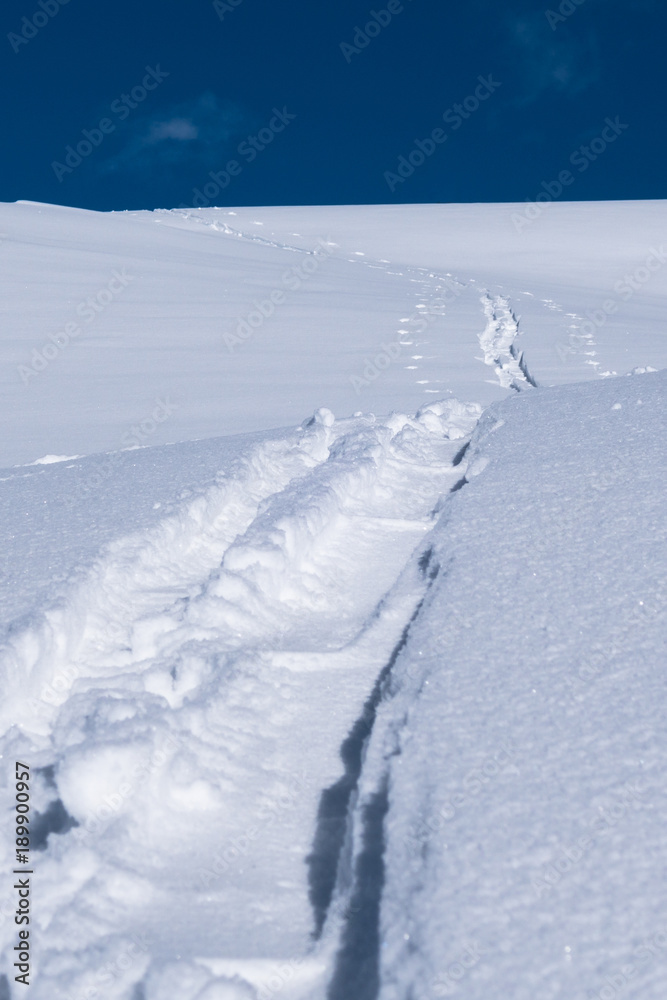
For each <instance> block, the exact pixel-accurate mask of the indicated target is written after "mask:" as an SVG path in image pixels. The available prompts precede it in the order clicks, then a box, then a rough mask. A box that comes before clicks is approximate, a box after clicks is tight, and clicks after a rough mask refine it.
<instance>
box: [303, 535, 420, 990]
mask: <svg viewBox="0 0 667 1000" xmlns="http://www.w3.org/2000/svg"><path fill="white" fill-rule="evenodd" d="M418 567H419V570H420V572H421V574H422V576H423V577H424V578H427V579H428V584H429V587H430V585H431V584H432V582H433V581H434V580H435V578H436V576H437V575H438V572H439V566H438V565H437V563H436V562H435V561H434V559H433V550H432V549H431V548H429V549H427V550H426V551H424V552H423V553H422V555H421V556H420V558H419V560H418ZM424 599H425V595H424V597H422V598H421V600H420V601H419V602H418V603H417V606H416V608H415V610H414V611H413V613H412V615H411V616H410V620H409V621H408V623H407V624H406V625H405V627H404V629H403V631H402V633H401V637H400V639H399V641H398V642H397V644H396V646H395V647H394V650H393V651H392V654H391V656H390V658H389V660H388V662H387V664H386V665H385V666H384V667H383V668H382V670H381V671H380V674H379V675H378V678H377V680H376V682H375V684H374V686H373V690H372V691H371V694H370V695H369V697H368V698H367V699H366V702H365V703H364V707H363V710H362V712H361V715H360V716H359V718H358V719H357V720H356V722H355V723H354V725H353V726H352V729H351V730H350V732H349V734H348V736H347V737H346V738H345V740H344V741H343V743H342V745H341V749H340V756H341V760H342V762H343V765H344V769H345V770H344V774H343V776H342V777H341V778H340V779H339V780H338V781H337V782H336V783H335V784H333V785H330V786H329V788H326V789H324V791H323V792H322V794H321V796H320V803H319V808H318V813H317V824H316V830H315V836H314V839H313V847H312V851H311V853H310V854H309V856H308V857H307V858H306V862H307V864H308V867H309V872H308V881H309V897H310V903H311V906H312V908H313V914H314V921H315V927H314V930H313V935H312V936H313V938H314V939H315V940H318V939H319V938H320V937H321V934H322V931H323V928H324V924H325V922H326V919H327V915H328V913H329V911H330V908H331V902H332V899H333V896H334V892H335V889H336V885H337V883H338V880H339V878H340V874H341V868H342V865H343V858H344V855H345V854H347V853H348V852H350V851H351V843H352V823H353V814H354V805H355V793H356V792H357V790H358V785H359V778H360V776H361V770H362V765H363V759H364V750H365V747H366V745H367V744H368V741H369V739H370V737H371V734H372V731H373V726H374V724H375V720H376V717H377V710H378V706H379V705H380V703H381V701H382V700H383V698H384V697H385V696H386V694H387V692H388V690H389V686H390V679H391V673H392V670H393V668H394V665H395V664H396V661H397V659H398V657H399V655H400V653H401V651H402V650H403V649H404V647H405V646H406V644H407V641H408V635H409V632H410V628H411V626H412V623H413V622H414V620H415V619H416V618H417V616H418V615H419V612H420V611H421V608H422V605H423V603H424ZM387 809H388V777H387V776H386V775H385V776H384V778H383V779H382V783H381V786H380V788H379V790H378V791H376V792H375V793H374V794H373V795H372V796H370V798H369V800H368V801H367V802H366V803H365V804H364V806H363V809H362V815H361V826H362V833H361V845H362V846H361V850H360V852H359V854H358V855H357V857H356V859H355V862H354V870H353V874H352V888H351V891H350V895H349V902H348V903H347V905H346V906H345V909H344V911H343V918H344V921H345V923H344V927H343V931H342V935H341V942H340V947H339V950H338V954H337V957H336V965H335V968H334V973H333V976H332V979H331V981H330V984H329V988H328V992H327V996H328V1000H349V998H350V997H352V996H353V997H354V998H355V1000H375V997H376V996H377V993H378V990H379V946H380V940H379V933H380V932H379V920H380V902H381V899H382V892H383V889H384V881H385V874H384V851H385V839H384V818H385V815H386V813H387Z"/></svg>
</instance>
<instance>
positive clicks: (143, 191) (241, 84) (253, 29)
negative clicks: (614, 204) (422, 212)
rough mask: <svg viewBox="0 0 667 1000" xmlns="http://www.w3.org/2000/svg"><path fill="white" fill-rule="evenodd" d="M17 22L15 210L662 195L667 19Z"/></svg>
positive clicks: (152, 7) (532, 12)
mask: <svg viewBox="0 0 667 1000" xmlns="http://www.w3.org/2000/svg"><path fill="white" fill-rule="evenodd" d="M2 21H3V35H4V37H3V39H2V40H1V41H2V44H3V45H4V55H3V58H2V60H1V61H0V66H1V68H0V72H1V74H2V80H1V82H2V91H1V92H2V94H3V100H2V103H3V108H2V110H3V122H4V130H5V135H6V140H7V141H6V142H5V153H4V156H3V158H2V166H1V168H0V200H2V201H14V200H17V199H28V200H33V201H44V202H52V203H57V204H65V205H74V206H79V207H84V208H92V209H100V210H108V209H125V208H128V209H137V208H157V207H166V208H171V207H175V206H178V205H192V204H201V205H204V204H216V205H270V204H276V205H280V204H355V203H401V202H475V201H524V200H525V199H527V198H530V199H535V198H536V197H537V195H538V194H539V193H540V191H542V190H543V189H544V188H543V185H547V186H548V185H551V190H552V191H553V190H557V185H558V184H559V183H560V181H559V180H558V178H559V175H561V174H562V173H563V172H564V171H566V172H568V174H569V175H570V176H571V177H572V180H571V181H568V182H567V184H566V188H567V193H566V194H565V195H564V197H567V198H568V199H570V200H591V199H620V198H662V197H665V180H664V178H665V173H666V172H665V166H664V159H665V156H664V154H665V147H666V143H665V138H664V135H665V124H664V122H665V114H664V97H665V91H666V87H665V72H664V45H665V39H666V38H667V5H666V4H665V3H664V0H559V2H558V3H557V2H555V0H554V2H552V3H542V2H531V0H526V2H520V0H517V2H516V3H504V2H502V0H499V2H492V0H465V2H463V3H457V4H449V3H447V2H445V0H377V2H376V3H373V2H372V0H337V2H336V3H330V4H320V3H317V2H315V0H311V2H309V3H306V2H304V0H283V2H277V0H215V2H213V0H197V2H191V0H171V2H169V3H164V2H156V0H142V2H140V3H138V4H137V3H136V2H134V3H129V2H126V0H115V2H114V3H113V4H101V3H100V4H93V3H91V2H90V0H88V2H86V0H67V2H66V3H64V4H63V3H62V0H5V2H4V4H3V10H2ZM358 29H359V30H358ZM610 123H611V124H610Z"/></svg>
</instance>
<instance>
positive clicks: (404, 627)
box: [0, 203, 667, 1000]
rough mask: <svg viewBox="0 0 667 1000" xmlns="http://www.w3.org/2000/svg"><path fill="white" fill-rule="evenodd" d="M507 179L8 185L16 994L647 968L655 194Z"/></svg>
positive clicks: (538, 993) (657, 398)
mask: <svg viewBox="0 0 667 1000" xmlns="http://www.w3.org/2000/svg"><path fill="white" fill-rule="evenodd" d="M524 210H525V206H398V207H371V208H359V207H354V208H340V209H338V208H337V209H331V208H321V209H314V208H308V209H299V208H289V209H287V208H285V209H268V208H262V209H237V210H234V211H231V210H226V209H209V210H203V211H194V210H176V211H174V212H157V213H141V212H137V213H120V214H118V213H117V214H111V215H99V214H97V213H91V212H81V211H74V210H70V209H63V208H56V207H52V206H41V205H34V204H26V203H22V204H17V205H6V206H1V207H0V230H1V232H2V234H3V239H2V243H0V254H2V256H3V264H4V267H3V273H4V274H5V277H6V287H5V292H4V298H3V309H4V320H5V322H4V323H3V335H2V338H1V339H0V356H1V358H2V366H1V368H0V377H1V378H2V380H3V392H2V394H1V396H0V399H1V400H2V402H1V403H0V420H1V421H2V426H3V431H4V433H3V453H2V458H1V459H0V460H1V461H2V462H3V464H6V465H7V466H9V467H8V468H6V469H4V470H2V471H0V511H1V512H2V524H3V529H4V530H3V553H2V562H1V563H0V608H1V609H2V618H1V622H0V642H2V646H0V690H2V694H3V698H2V703H1V706H0V734H1V735H0V742H2V749H1V751H0V752H1V754H2V757H3V759H4V760H6V761H9V762H11V763H10V768H12V771H11V773H10V771H9V770H7V772H6V773H4V774H3V777H2V780H3V782H4V783H5V786H6V790H7V793H8V796H9V795H11V785H12V781H13V761H14V760H15V759H20V760H25V759H26V758H28V761H29V763H30V765H31V769H32V773H33V776H34V780H33V784H32V788H31V794H32V806H33V817H34V820H35V823H34V826H33V838H34V839H33V844H32V847H33V854H32V860H33V864H34V867H35V876H34V882H35V885H34V901H33V907H34V910H33V914H34V916H33V926H34V930H33V944H34V952H33V977H32V978H33V985H32V988H31V995H32V996H35V998H36V1000H43V998H46V997H49V998H52V997H54V996H58V995H63V996H65V997H69V998H70V1000H79V998H81V997H86V996H88V997H91V998H92V997H95V998H96V1000H97V998H101V997H105V998H106V997H108V998H109V1000H172V998H173V997H174V996H178V997H179V1000H221V998H224V1000H238V998H239V997H240V998H253V997H254V998H255V1000H257V998H260V1000H268V998H271V997H275V996H281V997H285V998H286V1000H299V998H301V1000H324V998H325V997H326V998H327V1000H343V998H348V997H350V998H353V1000H372V998H375V997H379V1000H417V998H419V1000H421V998H422V997H423V998H424V1000H426V998H430V997H435V996H443V995H449V994H450V993H451V995H460V996H461V997H467V998H469V1000H475V998H476V997H478V996H479V997H481V996H485V997H486V996H489V995H498V996H512V997H517V998H522V997H529V996H530V997H531V998H539V1000H541V998H544V1000H555V998H557V997H558V998H560V997H561V996H568V997H570V996H577V995H581V996H582V997H584V996H589V995H592V996H599V995H600V991H602V990H604V988H605V984H606V980H605V976H610V977H611V978H612V980H613V979H614V977H615V976H616V977H617V980H618V977H619V976H623V977H626V975H627V978H628V982H627V983H625V982H624V983H623V990H624V991H625V993H624V995H627V996H637V997H639V996H641V997H642V998H644V997H647V998H650V1000H652V998H653V997H654V996H655V997H658V996H662V995H663V994H664V988H665V983H666V982H667V979H666V978H665V965H664V957H663V956H662V955H661V953H660V949H661V948H662V947H663V945H662V944H660V942H661V941H662V940H663V938H662V937H660V941H658V937H659V935H660V934H661V933H662V931H661V924H660V919H661V918H660V892H659V890H660V887H661V883H660V877H661V876H660V870H659V869H658V868H657V861H656V858H658V856H659V849H660V844H661V840H660V836H661V834H660V831H661V829H664V826H665V822H664V821H665V817H664V815H663V813H664V810H665V802H664V797H663V796H662V794H661V792H660V788H659V785H657V783H656V778H655V775H656V772H657V768H658V766H659V763H660V757H661V755H663V753H664V751H663V749H662V743H661V739H662V738H661V735H660V734H661V728H664V727H661V726H660V722H661V721H662V714H663V707H662V704H661V699H660V686H659V685H660V680H659V668H660V665H661V662H664V641H665V630H664V610H665V609H664V600H665V578H664V569H663V567H664V565H665V559H664V556H665V553H664V546H665V529H664V514H665V509H664V500H663V494H664V482H665V462H664V446H663V440H664V431H665V419H666V418H665V404H664V401H665V378H664V374H663V373H654V374H652V373H650V372H649V373H646V374H635V375H632V376H631V377H618V378H617V377H611V373H619V375H620V374H622V373H625V372H627V371H629V370H631V369H633V368H637V369H639V368H641V369H642V370H645V369H646V368H647V366H648V367H651V368H653V369H656V368H664V367H666V365H665V352H666V350H667V348H666V347H665V338H664V332H663V331H664V323H663V316H664V311H665V310H664V306H665V298H666V297H667V281H666V280H665V269H664V268H663V263H664V261H663V258H664V252H663V250H664V248H663V246H662V244H661V243H660V238H661V235H662V233H664V221H665V219H664V213H665V204H664V203H645V204H631V203H619V204H614V205H603V204H598V205H568V204H562V205H551V206H548V207H547V208H545V209H544V210H543V211H542V214H541V216H540V217H539V218H537V219H535V221H533V222H531V223H530V224H529V225H525V226H524V225H521V226H517V223H516V216H517V213H520V212H523V211H524ZM519 229H520V231H518V230H519ZM619 233H621V234H622V239H620V238H619ZM619 283H620V284H619ZM633 283H634V285H636V288H632V284H633ZM627 288H630V291H631V293H632V294H630V295H629V296H628V294H627V291H625V290H624V289H627ZM272 295H273V299H272V298H271V296H272ZM90 297H92V301H90V302H89V301H88V299H89V298H90ZM605 303H606V305H605ZM612 306H615V307H616V308H612ZM272 307H273V308H272ZM261 309H264V310H265V311H266V312H270V313H271V314H270V315H268V316H262V315H261ZM600 309H602V313H599V310H600ZM91 311H92V318H91V319H90V322H88V321H87V320H86V316H88V315H90V313H91ZM253 314H255V316H254V319H251V317H252V316H253ZM587 314H590V317H592V318H589V319H588V324H589V325H587ZM244 320H245V321H246V322H247V323H248V326H247V327H244V326H243V325H242V321H244ZM255 320H257V324H256V326H254V327H252V329H251V323H254V322H255ZM67 324H74V325H75V327H78V329H79V332H74V328H73V327H71V326H70V327H68V326H67ZM249 329H251V333H250V334H249V335H247V336H246V332H245V331H247V330H249ZM591 329H593V332H591ZM51 334H52V335H53V336H52V337H51V336H50V335H51ZM49 345H50V347H49ZM47 348H49V349H48V350H47ZM49 355H51V356H50V357H49ZM39 358H41V359H42V361H39ZM42 362H43V363H42ZM548 386H553V387H551V388H548ZM466 401H467V402H466ZM489 404H491V405H490V408H488V407H489ZM485 407H487V409H484V408H485ZM332 411H333V412H332ZM308 413H313V414H314V415H313V416H312V417H310V418H306V419H304V417H305V416H306V415H307V414H308ZM334 414H335V416H334ZM374 414H376V415H374ZM413 414H414V415H413ZM471 435H472V442H473V443H472V445H471V446H470V447H469V448H467V449H466V445H467V443H468V441H469V440H470V437H471ZM194 439H198V440H194ZM168 442H174V443H171V444H170V443H168ZM18 463H22V464H20V465H19V464H18ZM28 463H33V464H28ZM661 657H662V659H661ZM7 801H8V802H9V803H10V806H12V804H13V803H12V800H11V799H10V798H8V799H7ZM619 803H620V805H619ZM600 808H601V809H602V810H603V811H602V812H600V811H599V810H600ZM614 809H616V810H617V811H618V809H622V810H623V812H622V815H621V816H620V817H619V819H618V820H615V821H613V822H609V823H608V827H609V829H608V830H607V829H606V828H605V829H604V830H602V829H601V828H600V829H599V830H598V829H595V830H593V826H594V824H595V823H596V822H598V824H600V823H602V822H603V820H604V817H605V816H612V812H613V810H614ZM450 813H451V815H450ZM627 820H631V821H630V822H627ZM13 821H14V820H13V812H12V811H11V808H8V809H7V810H6V811H3V813H2V817H1V820H0V824H1V827H2V833H1V834H0V851H1V852H3V859H4V861H3V863H4V867H5V869H6V870H8V869H9V868H10V867H11V863H12V862H13V855H14V851H13V839H12V834H11V824H12V823H13ZM591 831H592V832H591ZM587 837H588V838H590V839H591V840H592V841H593V842H594V843H592V844H590V845H587V846H586V847H585V848H584V847H582V846H577V845H578V844H579V841H582V840H583V839H584V838H587ZM577 851H580V852H581V856H580V857H578V856H577ZM568 852H569V855H571V857H570V856H568ZM572 858H574V860H572ZM564 859H565V860H564ZM568 865H569V866H570V867H568ZM14 897H15V892H14V891H12V890H11V887H10V883H9V882H6V884H5V886H3V887H2V888H0V941H1V948H0V954H1V962H2V963H4V964H0V997H1V996H2V995H3V992H2V991H3V989H4V991H5V994H7V990H10V992H9V994H8V995H9V996H10V998H12V1000H13V998H14V997H15V996H17V995H22V993H20V992H16V991H17V990H22V989H24V987H22V986H19V985H17V986H16V987H15V989H14V988H13V987H12V989H10V987H9V985H8V984H9V982H10V981H12V980H13V975H12V969H11V961H12V960H11V958H10V956H11V954H12V948H13V945H14V944H15V940H16V927H15V925H14V924H13V919H12V918H13V909H14V907H15V905H16V904H15V898H14ZM664 941H665V947H666V948H667V938H665V939H664ZM646 942H648V944H647V943H646ZM646 948H648V949H649V950H648V954H649V955H650V956H651V957H650V959H649V958H647V957H646V951H645V950H638V949H646ZM651 948H652V949H653V951H652V952H651ZM568 949H569V950H568ZM633 956H634V958H633ZM633 962H634V965H635V966H636V969H635V972H634V973H633V974H632V975H630V973H626V972H624V971H623V969H624V968H625V967H626V966H628V963H630V964H632V963H633ZM3 974H4V975H5V976H6V977H7V978H6V980H3V978H2V976H3ZM608 988H611V987H608ZM614 988H616V987H614ZM618 989H620V987H618ZM633 990H635V992H634V993H633V992H632V991H633ZM602 996H603V998H604V993H603V994H602Z"/></svg>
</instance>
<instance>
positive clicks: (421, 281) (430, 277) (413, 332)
mask: <svg viewBox="0 0 667 1000" xmlns="http://www.w3.org/2000/svg"><path fill="white" fill-rule="evenodd" d="M167 214H168V215H169V216H170V217H172V218H173V216H174V215H176V214H177V217H178V218H180V219H183V220H184V221H185V222H188V223H194V224H195V225H199V226H205V227H206V228H208V229H210V230H212V231H213V232H217V233H222V234H223V235H225V236H230V237H232V238H234V239H240V240H243V241H244V242H247V243H255V244H259V245H261V246H266V247H271V248H272V249H274V250H285V251H286V252H289V253H296V254H301V255H305V256H309V257H319V258H322V257H326V256H327V255H329V254H330V255H331V257H332V259H336V260H338V261H344V262H346V263H347V264H356V265H361V266H362V267H366V268H368V269H370V270H379V271H382V272H384V274H386V275H390V276H392V277H394V278H397V279H401V280H402V281H403V282H404V283H406V284H407V285H408V286H412V285H417V286H418V288H417V289H414V288H412V287H408V289H407V293H408V296H409V299H411V300H412V307H411V310H406V311H409V312H410V315H408V316H402V317H400V318H399V319H398V320H397V322H396V328H395V330H394V331H393V334H394V336H395V338H396V343H397V344H398V345H399V347H400V348H401V349H404V348H405V349H407V348H412V350H420V349H421V350H424V349H426V348H430V349H431V350H433V347H434V343H433V331H432V330H431V331H430V332H429V328H430V327H431V326H432V325H433V324H434V323H437V320H438V318H439V317H442V316H444V315H445V312H446V300H445V295H451V294H454V296H459V295H460V294H461V293H462V292H463V291H464V290H465V289H467V288H468V287H469V286H472V285H474V284H475V281H474V279H472V278H471V279H470V280H469V281H463V280H462V279H460V278H458V277H456V276H455V275H454V274H452V273H451V272H450V271H448V272H446V273H440V272H438V271H434V270H433V269H432V268H428V267H415V266H408V265H400V270H399V269H398V267H399V265H396V264H392V263H391V262H390V261H387V260H384V259H379V258H374V257H369V256H367V255H366V254H365V253H363V252H362V251H355V252H353V253H352V255H351V256H350V255H341V254H338V253H336V251H337V250H340V247H339V245H338V244H337V243H335V242H333V241H332V240H330V239H329V238H328V237H327V238H322V239H320V241H319V245H318V246H317V247H315V248H314V249H310V248H308V247H298V246H294V245H292V244H290V243H285V242H284V241H280V242H279V241H277V240H271V239H267V237H265V236H260V235H259V234H258V233H248V232H244V231H242V230H240V229H235V228H234V227H233V226H230V225H229V223H228V222H226V221H224V220H222V219H215V218H208V217H206V216H202V215H200V214H198V213H197V212H193V211H188V210H185V211H182V212H179V213H173V212H170V213H167ZM157 221H158V222H159V223H160V224H162V225H165V224H168V222H169V220H168V219H167V218H164V219H160V218H158V219H157ZM388 339H390V337H388ZM423 358H424V356H423V355H421V354H409V353H408V352H407V351H406V353H405V355H404V356H403V358H402V360H401V363H402V364H403V366H404V368H405V369H406V370H408V371H412V372H414V375H413V376H412V377H413V378H414V381H415V384H416V385H419V386H428V388H423V389H422V391H423V393H424V394H425V395H434V396H441V395H442V393H443V391H445V389H446V386H445V385H444V384H443V383H442V382H438V381H433V380H430V379H424V378H420V377H419V376H420V374H421V375H423V374H424V372H423V371H421V366H420V365H419V364H418V362H419V361H422V360H423ZM413 362H415V363H413Z"/></svg>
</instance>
